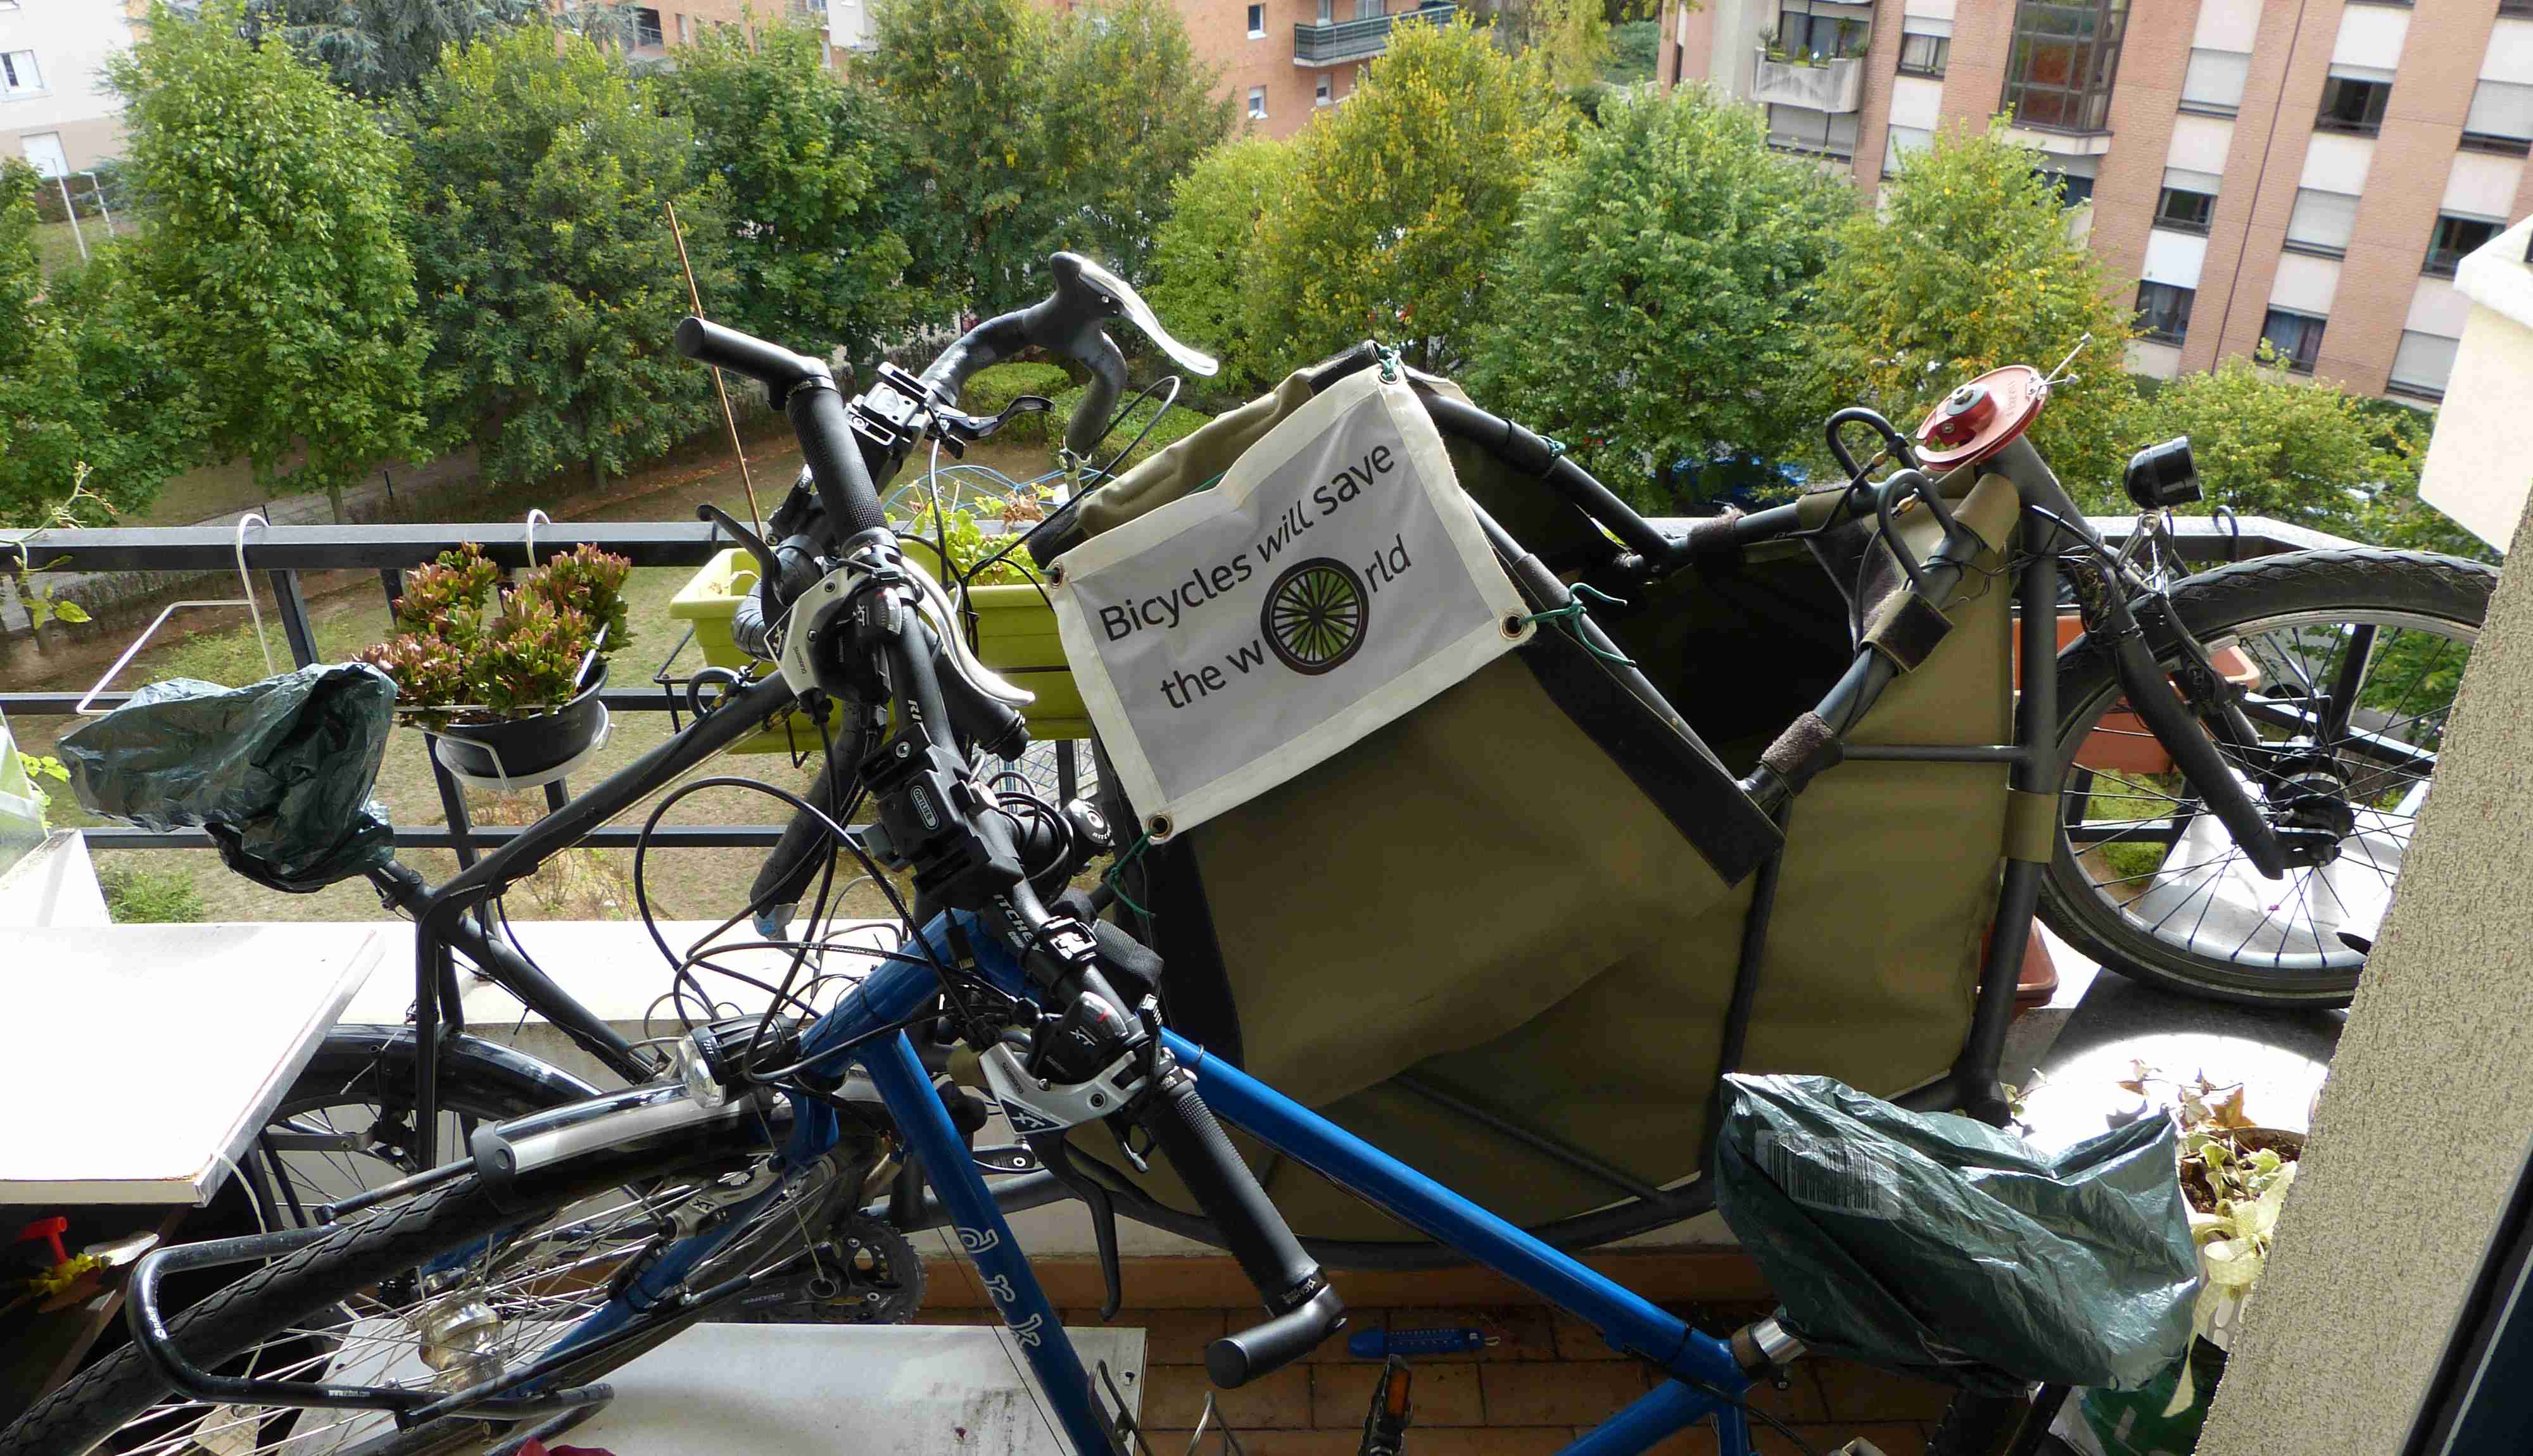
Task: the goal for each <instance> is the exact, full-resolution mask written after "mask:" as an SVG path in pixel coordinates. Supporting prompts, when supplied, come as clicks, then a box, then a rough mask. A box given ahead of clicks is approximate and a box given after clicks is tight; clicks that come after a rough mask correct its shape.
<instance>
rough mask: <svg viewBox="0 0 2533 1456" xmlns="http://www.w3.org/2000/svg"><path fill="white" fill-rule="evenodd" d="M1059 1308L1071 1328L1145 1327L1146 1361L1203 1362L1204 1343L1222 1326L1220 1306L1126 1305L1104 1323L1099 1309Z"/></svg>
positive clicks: (1216, 1333) (1211, 1338)
mask: <svg viewBox="0 0 2533 1456" xmlns="http://www.w3.org/2000/svg"><path fill="white" fill-rule="evenodd" d="M1058 1312H1059V1313H1061V1314H1062V1315H1063V1316H1064V1323H1065V1327H1066V1328H1068V1329H1137V1328H1140V1329H1142V1330H1143V1332H1144V1363H1145V1364H1146V1365H1203V1364H1205V1347H1206V1346H1208V1345H1209V1344H1211V1343H1213V1341H1214V1340H1215V1339H1216V1338H1218V1337H1219V1336H1220V1335H1221V1334H1222V1330H1223V1324H1222V1311H1221V1310H1134V1309H1127V1310H1118V1311H1117V1317H1116V1318H1114V1319H1112V1320H1109V1321H1107V1323H1105V1324H1104V1325H1103V1324H1102V1323H1101V1322H1100V1319H1099V1311H1098V1310H1059V1311H1058Z"/></svg>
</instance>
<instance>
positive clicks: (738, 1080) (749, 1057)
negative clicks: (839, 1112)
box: [675, 1017, 800, 1107]
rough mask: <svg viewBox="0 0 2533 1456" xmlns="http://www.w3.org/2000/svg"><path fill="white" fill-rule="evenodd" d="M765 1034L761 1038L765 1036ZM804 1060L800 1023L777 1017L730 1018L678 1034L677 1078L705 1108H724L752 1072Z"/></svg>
mask: <svg viewBox="0 0 2533 1456" xmlns="http://www.w3.org/2000/svg"><path fill="white" fill-rule="evenodd" d="M760 1038H761V1039H760ZM799 1059H800V1025H799V1023H798V1022H797V1021H794V1020H791V1019H786V1018H782V1017H777V1018H775V1019H773V1020H771V1021H770V1022H769V1021H768V1020H767V1019H765V1018H763V1017H727V1018H724V1019H721V1020H718V1021H707V1022H705V1023H704V1024H702V1025H700V1026H697V1027H695V1028H694V1029H692V1030H690V1031H688V1032H687V1033H686V1034H685V1035H683V1036H680V1037H678V1038H677V1050H676V1053H675V1060H676V1063H677V1080H679V1081H680V1082H683V1083H684V1084H685V1087H686V1090H687V1091H688V1092H690V1093H692V1094H693V1095H694V1098H695V1100H696V1101H697V1102H698V1103H700V1104H701V1105H703V1106H705V1107H719V1106H720V1105H721V1104H722V1103H723V1102H724V1101H726V1100H728V1098H729V1095H730V1093H731V1092H733V1091H737V1090H741V1089H743V1088H744V1087H745V1086H746V1085H747V1083H748V1081H749V1080H750V1079H751V1077H761V1076H763V1075H764V1074H765V1073H768V1072H775V1071H779V1070H780V1069H782V1068H785V1067H789V1066H791V1065H792V1064H793V1063H794V1062H796V1061H798V1060H799Z"/></svg>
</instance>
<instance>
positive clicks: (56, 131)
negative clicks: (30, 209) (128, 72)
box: [0, 0, 132, 186]
mask: <svg viewBox="0 0 2533 1456" xmlns="http://www.w3.org/2000/svg"><path fill="white" fill-rule="evenodd" d="M131 44H132V27H131V24H130V22H129V21H128V20H127V19H126V17H125V14H124V11H123V9H122V7H120V6H117V5H110V4H104V3H100V0H0V155H8V156H18V157H24V158H25V159H26V160H28V161H29V162H31V163H32V164H33V165H34V167H35V170H37V171H39V172H41V173H43V174H44V175H45V176H47V177H60V176H63V175H65V174H71V175H76V174H78V173H80V172H85V171H87V170H88V168H90V167H93V166H95V165H96V164H97V163H99V162H101V161H104V160H106V159H107V158H108V157H112V156H117V155H119V154H121V152H122V150H123V107H122V103H121V102H120V101H119V100H118V99H117V98H116V97H115V95H114V93H113V92H112V91H110V90H108V89H106V86H105V77H104V74H103V72H104V67H105V58H106V57H107V56H108V55H111V54H113V53H114V52H115V51H118V50H123V49H126V48H128V47H129V46H130V45H131ZM74 186H77V184H74Z"/></svg>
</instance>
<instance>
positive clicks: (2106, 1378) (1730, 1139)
mask: <svg viewBox="0 0 2533 1456" xmlns="http://www.w3.org/2000/svg"><path fill="white" fill-rule="evenodd" d="M2179 1150H2180V1148H2179V1139H2178V1137H2177V1136H2176V1135H2175V1133H2174V1131H2173V1126H2172V1123H2171V1121H2170V1120H2169V1119H2166V1118H2161V1117H2150V1118H2144V1119H2141V1120H2140V1121H2138V1122H2135V1123H2132V1124H2130V1125H2129V1126H2128V1127H2125V1128H2121V1129H2117V1130H2115V1131H2113V1132H2109V1133H2105V1134H2102V1135H2101V1136H2096V1137H2091V1138H2089V1139H2087V1140H2085V1141H2083V1142H2080V1143H2078V1144H2076V1145H2075V1146H2074V1147H2071V1148H2068V1149H2067V1150H2065V1151H2064V1152H2060V1153H2057V1154H2054V1155H2051V1154H2043V1153H2040V1152H2038V1151H2035V1150H2034V1149H2033V1148H2032V1147H2031V1146H2029V1145H2028V1144H2026V1143H2025V1142H2024V1141H2023V1140H2022V1139H2021V1138H2019V1137H2016V1136H2013V1135H2011V1134H2008V1133H2001V1132H1999V1131H1997V1130H1996V1129H1994V1128H1990V1127H1988V1126H1987V1125H1985V1124H1983V1123H1979V1122H1976V1121H1973V1120H1972V1119H1970V1118H1966V1117H1959V1116H1955V1115H1953V1114H1950V1113H1934V1114H1918V1113H1913V1112H1907V1111H1904V1110H1902V1109H1900V1108H1897V1107H1894V1106H1892V1105H1891V1104H1890V1103H1888V1102H1884V1101H1882V1100H1880V1099H1879V1098H1875V1097H1868V1096H1866V1095H1864V1094H1863V1093H1861V1092H1858V1091H1856V1090H1855V1089H1854V1088H1852V1087H1847V1086H1842V1085H1841V1084H1839V1083H1838V1082H1835V1081H1832V1080H1830V1079H1829V1078H1827V1077H1744V1076H1735V1077H1727V1078H1726V1093H1725V1116H1724V1126H1723V1132H1722V1134H1721V1135H1720V1138H1719V1143H1718V1147H1717V1149H1716V1173H1715V1179H1716V1203H1717V1206H1718V1207H1719V1208H1720V1209H1721V1210H1722V1212H1723V1214H1724V1217H1725V1220H1726V1222H1728V1223H1730V1224H1731V1225H1732V1226H1733V1232H1734V1234H1735V1236H1736V1237H1738V1239H1739V1240H1740V1241H1741V1247H1742V1248H1743V1249H1744V1250H1746V1251H1748V1252H1749V1253H1750V1255H1751V1257H1753V1258H1755V1259H1757V1260H1758V1261H1759V1267H1760V1269H1761V1270H1762V1271H1763V1272H1765V1273H1766V1274H1767V1276H1768V1282H1769V1284H1770V1285H1772V1286H1773V1287H1774V1288H1775V1289H1776V1292H1777V1297H1778V1299H1779V1300H1780V1301H1782V1302H1783V1303H1784V1305H1785V1310H1786V1327H1787V1329H1788V1330H1789V1331H1791V1332H1792V1333H1793V1334H1795V1335H1796V1336H1797V1337H1798V1338H1800V1339H1801V1340H1802V1341H1803V1342H1804V1343H1805V1344H1807V1345H1809V1346H1811V1347H1813V1348H1814V1349H1816V1350H1819V1351H1822V1352H1824V1353H1828V1354H1833V1355H1841V1356H1846V1357H1848V1358H1851V1359H1855V1360H1861V1361H1866V1362H1869V1363H1871V1364H1874V1365H1878V1366H1881V1367H1883V1368H1885V1369H1897V1370H1903V1371H1907V1372H1909V1373H1912V1374H1917V1375H1923V1376H1926V1377H1929V1378H1935V1379H1949V1380H1953V1381H1956V1382H1958V1383H1961V1384H1965V1385H1970V1386H1973V1387H1976V1388H1981V1389H1989V1390H1994V1391H1996V1392H1998V1393H2010V1394H2020V1393H2022V1391H2023V1389H2024V1387H2025V1385H2026V1384H2027V1383H2030V1382H2033V1381H2047V1382H2053V1383H2057V1384H2065V1385H2091V1386H2109V1387H2113V1388H2117V1389H2122V1390H2130V1389H2135V1388H2137V1387H2139V1386H2141V1385H2144V1384H2146V1383H2147V1382H2148V1381H2150V1380H2151V1379H2152V1378H2154V1376H2155V1375H2156V1374H2158V1373H2159V1372H2161V1371H2162V1370H2163V1369H2166V1368H2167V1367H2169V1366H2170V1365H2171V1364H2172V1363H2173V1361H2174V1360H2175V1359H2177V1358H2178V1357H2179V1356H2180V1354H2181V1351H2182V1348H2183V1346H2184V1345H2186V1344H2187V1343H2188V1342H2189V1339H2190V1310H2191V1304H2192V1301H2193V1299H2194V1297H2195V1296H2196V1294H2197V1292H2198V1287H2199V1271H2198V1261H2197V1256H2196V1252H2195V1251H2194V1249H2193V1247H2192V1244H2191V1239H2190V1210H2189V1208H2188V1206H2187V1205H2186V1204H2185V1203H2184V1202H2183V1201H2182V1194H2181V1181H2180V1179H2179V1177H2178V1176H2177V1170H2178V1166H2179V1162H2178V1159H2179Z"/></svg>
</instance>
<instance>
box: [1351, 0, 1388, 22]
mask: <svg viewBox="0 0 2533 1456" xmlns="http://www.w3.org/2000/svg"><path fill="white" fill-rule="evenodd" d="M1385 3H1386V0H1354V18H1355V19H1356V20H1359V21H1369V20H1377V19H1379V18H1380V16H1381V14H1382V7H1383V5H1384V4H1385Z"/></svg>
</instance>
